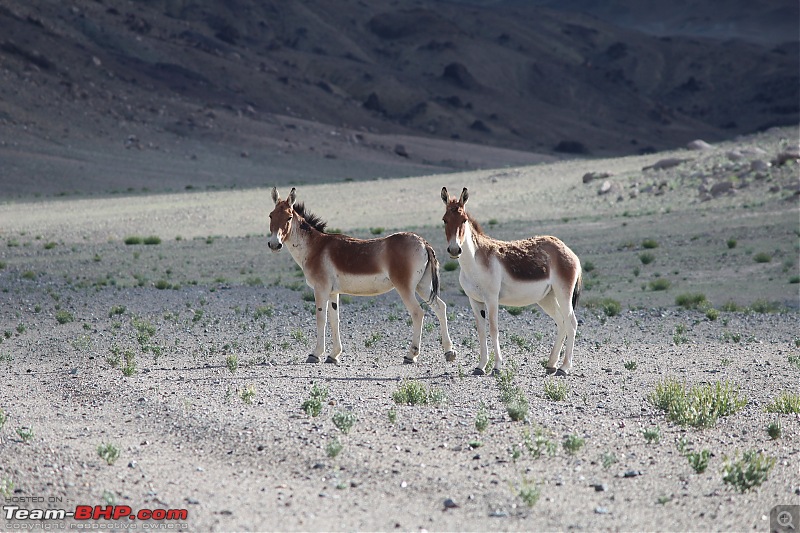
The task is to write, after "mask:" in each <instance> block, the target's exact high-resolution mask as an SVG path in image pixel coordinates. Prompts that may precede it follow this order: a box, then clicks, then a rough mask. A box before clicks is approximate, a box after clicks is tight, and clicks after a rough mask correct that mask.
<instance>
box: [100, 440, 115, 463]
mask: <svg viewBox="0 0 800 533" xmlns="http://www.w3.org/2000/svg"><path fill="white" fill-rule="evenodd" d="M97 455H99V456H100V458H101V459H102V460H103V461H105V462H106V464H108V465H113V464H114V463H115V462H116V460H117V459H119V448H117V447H116V446H115V445H113V444H111V443H110V442H108V443H103V444H100V445H99V446H97Z"/></svg>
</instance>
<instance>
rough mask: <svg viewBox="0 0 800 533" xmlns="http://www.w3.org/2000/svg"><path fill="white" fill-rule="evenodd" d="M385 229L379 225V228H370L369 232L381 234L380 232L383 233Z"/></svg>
mask: <svg viewBox="0 0 800 533" xmlns="http://www.w3.org/2000/svg"><path fill="white" fill-rule="evenodd" d="M384 231H385V230H384V228H382V227H377V228H369V232H370V233H372V234H373V235H380V234H381V233H383V232H384Z"/></svg>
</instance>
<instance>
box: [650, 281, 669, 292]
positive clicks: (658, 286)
mask: <svg viewBox="0 0 800 533" xmlns="http://www.w3.org/2000/svg"><path fill="white" fill-rule="evenodd" d="M648 285H649V286H650V290H651V291H666V290H667V289H669V288H670V286H672V282H671V281H670V280H668V279H667V278H656V279H654V280H650V283H649V284H648Z"/></svg>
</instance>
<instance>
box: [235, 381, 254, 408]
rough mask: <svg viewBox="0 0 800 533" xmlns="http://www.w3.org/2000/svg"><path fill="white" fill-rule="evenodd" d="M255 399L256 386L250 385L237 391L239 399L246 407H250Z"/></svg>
mask: <svg viewBox="0 0 800 533" xmlns="http://www.w3.org/2000/svg"><path fill="white" fill-rule="evenodd" d="M255 397H256V386H255V385H253V384H252V383H251V384H250V385H248V386H247V387H245V388H243V389H242V390H240V391H239V398H241V399H242V401H243V402H244V403H246V404H247V405H252V404H253V400H254V399H255Z"/></svg>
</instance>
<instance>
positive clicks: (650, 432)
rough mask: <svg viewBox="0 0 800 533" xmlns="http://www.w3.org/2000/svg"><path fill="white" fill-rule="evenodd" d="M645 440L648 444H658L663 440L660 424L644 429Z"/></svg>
mask: <svg viewBox="0 0 800 533" xmlns="http://www.w3.org/2000/svg"><path fill="white" fill-rule="evenodd" d="M642 435H644V440H645V442H647V444H658V443H659V442H661V428H660V427H659V426H656V427H652V428H647V429H645V430H642Z"/></svg>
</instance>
